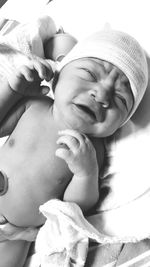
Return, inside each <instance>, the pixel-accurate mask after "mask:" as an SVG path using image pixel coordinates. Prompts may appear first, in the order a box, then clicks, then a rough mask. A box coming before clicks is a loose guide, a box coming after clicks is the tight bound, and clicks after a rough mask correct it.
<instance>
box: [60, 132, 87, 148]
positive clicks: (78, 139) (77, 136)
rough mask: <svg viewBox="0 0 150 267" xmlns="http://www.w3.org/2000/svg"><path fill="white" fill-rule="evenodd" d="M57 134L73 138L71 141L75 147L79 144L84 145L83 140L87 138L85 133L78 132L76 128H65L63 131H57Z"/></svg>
mask: <svg viewBox="0 0 150 267" xmlns="http://www.w3.org/2000/svg"><path fill="white" fill-rule="evenodd" d="M58 134H59V135H62V136H63V135H64V136H65V135H66V136H68V137H69V136H70V140H73V143H74V145H75V147H79V145H84V144H85V142H86V141H87V140H88V139H87V137H86V135H84V134H81V133H79V132H78V131H76V130H72V129H66V130H63V131H59V132H58Z"/></svg>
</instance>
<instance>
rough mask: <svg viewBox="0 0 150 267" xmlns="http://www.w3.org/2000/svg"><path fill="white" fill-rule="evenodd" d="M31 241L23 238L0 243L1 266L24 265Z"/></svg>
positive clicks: (16, 266)
mask: <svg viewBox="0 0 150 267" xmlns="http://www.w3.org/2000/svg"><path fill="white" fill-rule="evenodd" d="M29 247H30V243H29V242H27V241H23V240H17V241H9V240H8V241H4V242H2V243H0V267H23V266H24V263H25V261H26V258H27V254H28V251H29Z"/></svg>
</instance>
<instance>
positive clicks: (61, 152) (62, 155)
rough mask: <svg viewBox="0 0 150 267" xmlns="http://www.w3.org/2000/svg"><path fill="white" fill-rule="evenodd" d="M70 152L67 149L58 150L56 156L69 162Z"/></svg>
mask: <svg viewBox="0 0 150 267" xmlns="http://www.w3.org/2000/svg"><path fill="white" fill-rule="evenodd" d="M70 153H71V152H70V150H67V149H65V148H58V149H57V150H56V152H55V155H56V156H57V157H59V158H61V159H63V160H65V161H68V159H69V158H70Z"/></svg>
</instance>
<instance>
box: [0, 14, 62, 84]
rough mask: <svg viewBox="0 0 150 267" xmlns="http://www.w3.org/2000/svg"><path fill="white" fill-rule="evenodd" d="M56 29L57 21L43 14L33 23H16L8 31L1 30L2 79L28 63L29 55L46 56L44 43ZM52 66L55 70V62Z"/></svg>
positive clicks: (0, 69)
mask: <svg viewBox="0 0 150 267" xmlns="http://www.w3.org/2000/svg"><path fill="white" fill-rule="evenodd" d="M12 23H13V22H12ZM10 26H11V25H9V27H10ZM56 31H57V29H56V26H55V23H54V21H53V20H52V19H51V17H49V16H42V17H40V18H38V19H36V20H34V21H33V22H32V23H31V22H30V23H24V24H19V23H18V24H17V25H16V23H15V25H14V28H13V29H11V31H10V32H9V31H7V33H6V32H3V31H2V30H1V31H0V79H3V78H7V77H8V76H9V75H11V74H13V73H14V71H15V69H17V68H20V67H21V66H22V65H26V64H28V57H34V56H38V57H41V58H44V43H45V42H46V41H47V40H48V39H49V38H51V37H52V36H53V35H54V34H55V33H56ZM27 56H28V57H27ZM52 63H53V62H52ZM52 68H54V70H55V65H54V63H53V66H52Z"/></svg>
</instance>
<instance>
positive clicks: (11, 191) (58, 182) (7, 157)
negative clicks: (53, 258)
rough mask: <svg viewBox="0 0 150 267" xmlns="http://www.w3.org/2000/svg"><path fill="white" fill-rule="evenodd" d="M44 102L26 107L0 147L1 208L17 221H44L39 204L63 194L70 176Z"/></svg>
mask: <svg viewBox="0 0 150 267" xmlns="http://www.w3.org/2000/svg"><path fill="white" fill-rule="evenodd" d="M43 104H44V105H43ZM43 104H42V103H41V104H39V103H37V105H36V104H35V103H34V105H33V106H31V107H30V108H28V110H27V111H26V112H25V113H24V114H23V115H22V117H21V118H20V120H19V122H18V124H17V126H16V128H15V130H14V131H13V133H12V134H11V135H10V137H9V138H8V140H7V141H6V143H5V144H4V145H3V147H2V148H1V149H0V170H2V171H3V172H4V173H6V175H7V177H8V191H7V192H6V194H4V195H2V196H0V212H1V213H2V214H3V215H4V216H5V217H6V218H7V219H8V220H9V221H10V222H11V223H13V224H16V225H21V226H22V225H40V224H41V223H43V216H42V215H40V214H39V205H41V204H43V203H44V202H46V201H48V200H49V199H51V198H62V196H63V193H64V190H65V188H66V186H67V184H68V183H69V181H70V179H71V177H72V174H71V172H70V171H69V169H68V167H67V164H66V163H65V161H63V160H61V159H59V158H58V157H56V156H55V151H56V149H57V145H56V140H57V136H56V132H54V131H53V122H52V120H51V118H50V112H48V105H47V104H48V103H47V102H46V103H43Z"/></svg>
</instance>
